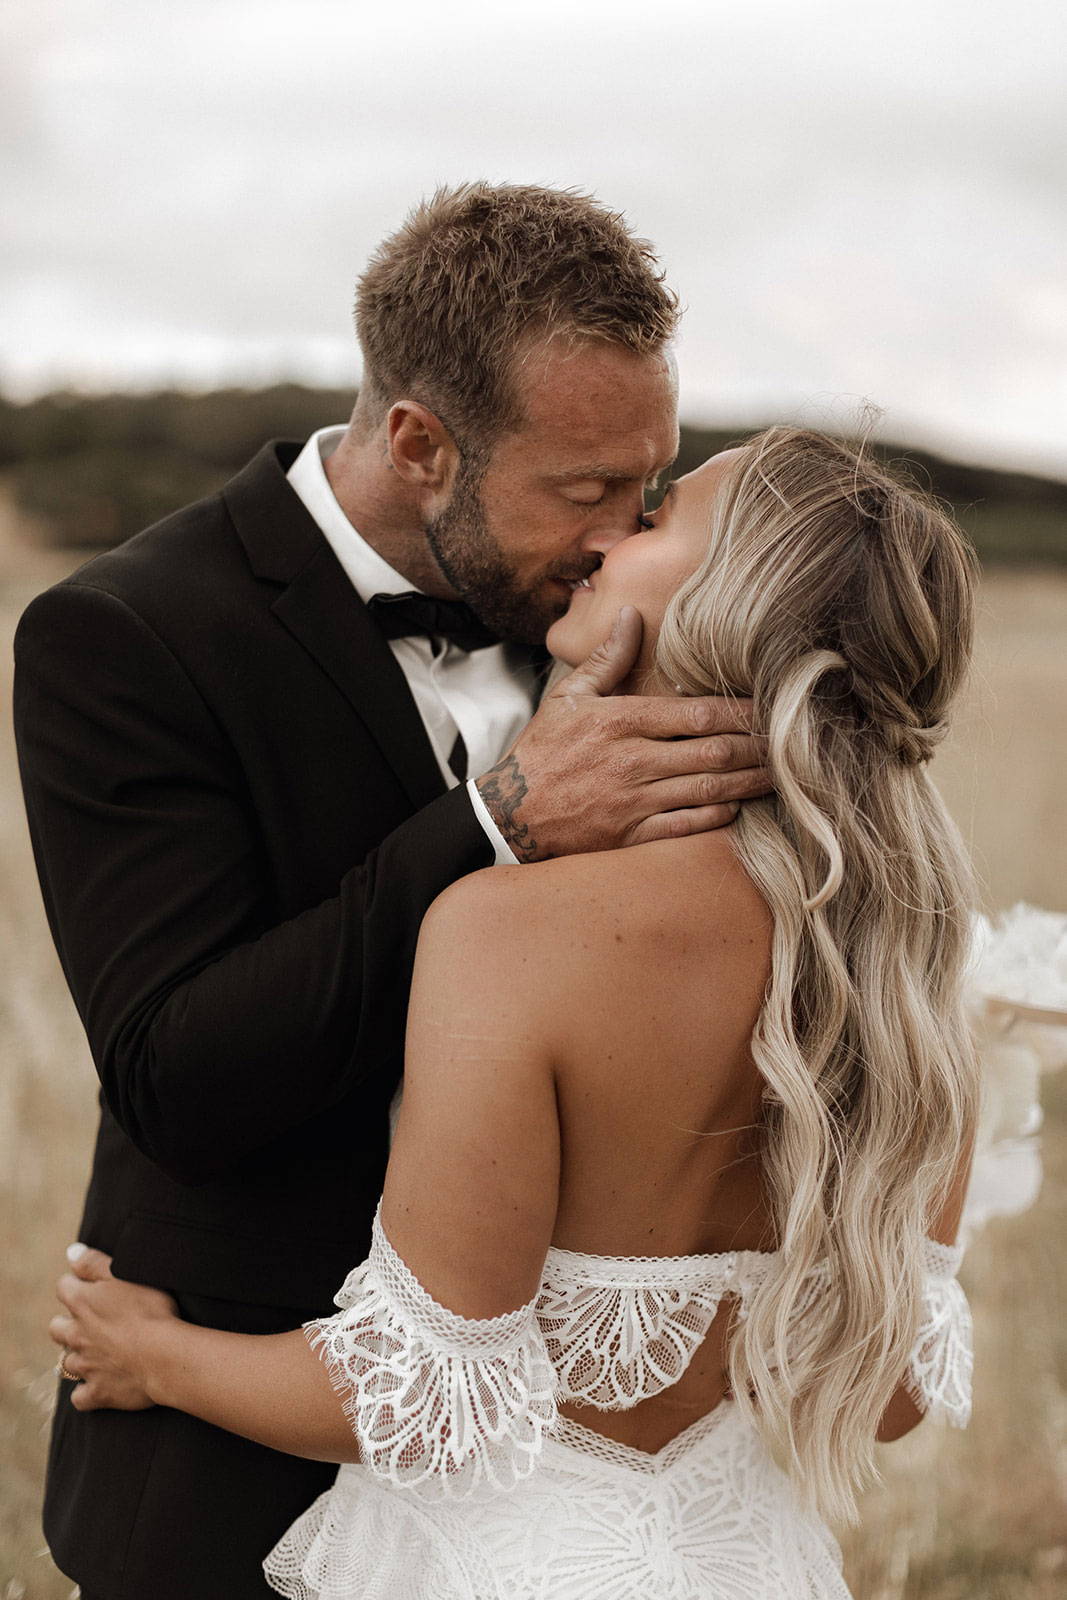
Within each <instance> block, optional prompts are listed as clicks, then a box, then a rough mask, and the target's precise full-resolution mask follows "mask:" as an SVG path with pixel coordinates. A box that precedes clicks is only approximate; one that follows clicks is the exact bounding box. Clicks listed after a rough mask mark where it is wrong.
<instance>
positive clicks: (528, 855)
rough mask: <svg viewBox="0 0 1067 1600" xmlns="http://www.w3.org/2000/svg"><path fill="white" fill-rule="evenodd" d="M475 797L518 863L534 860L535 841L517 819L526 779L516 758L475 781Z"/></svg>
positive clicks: (506, 760)
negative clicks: (476, 794)
mask: <svg viewBox="0 0 1067 1600" xmlns="http://www.w3.org/2000/svg"><path fill="white" fill-rule="evenodd" d="M478 793H479V794H480V795H481V797H482V799H483V800H484V801H485V804H486V808H487V810H488V812H489V815H490V816H491V817H492V819H493V821H494V822H495V823H496V825H497V827H498V828H499V829H500V832H501V834H502V835H503V837H504V839H505V840H506V841H507V843H508V845H509V847H510V849H511V850H512V852H513V854H514V855H516V856H517V857H518V859H519V860H520V861H536V860H537V840H536V839H535V838H534V837H533V835H532V834H531V833H530V830H529V827H528V826H527V824H526V823H525V822H520V821H519V818H518V816H517V812H518V809H519V807H520V806H521V805H522V802H523V801H524V800H525V798H526V779H525V778H524V777H523V775H522V768H521V767H520V766H519V761H518V757H517V756H514V755H510V756H505V757H504V758H503V760H502V761H498V762H497V764H496V766H495V767H490V768H489V771H488V772H487V773H485V774H484V775H483V776H482V777H481V778H479V779H478Z"/></svg>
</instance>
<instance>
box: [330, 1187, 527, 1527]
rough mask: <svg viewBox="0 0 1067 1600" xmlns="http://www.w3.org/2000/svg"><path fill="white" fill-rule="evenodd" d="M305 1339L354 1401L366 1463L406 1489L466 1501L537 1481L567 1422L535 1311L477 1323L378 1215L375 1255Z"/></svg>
mask: <svg viewBox="0 0 1067 1600" xmlns="http://www.w3.org/2000/svg"><path fill="white" fill-rule="evenodd" d="M335 1301H336V1304H337V1305H339V1306H340V1307H341V1311H340V1313H339V1314H338V1315H337V1316H334V1317H327V1318H324V1319H322V1320H320V1321H318V1322H309V1323H307V1324H306V1326H305V1330H304V1331H305V1333H306V1334H307V1337H308V1339H309V1341H310V1342H311V1344H312V1346H313V1348H315V1349H317V1350H318V1351H319V1352H320V1353H321V1355H322V1357H323V1359H324V1360H325V1362H326V1365H327V1367H328V1369H329V1373H330V1378H331V1380H332V1382H333V1385H334V1387H335V1388H336V1389H337V1391H338V1393H339V1394H340V1395H341V1396H342V1397H343V1400H344V1409H345V1412H346V1413H347V1415H348V1417H349V1419H350V1421H351V1423H352V1428H353V1431H354V1433H355V1435H356V1438H357V1439H358V1441H359V1448H360V1459H361V1460H362V1462H363V1463H364V1465H366V1466H367V1467H369V1468H370V1469H371V1470H372V1471H374V1472H376V1473H378V1474H379V1475H380V1476H381V1477H383V1478H388V1479H389V1481H390V1482H391V1483H393V1484H396V1485H398V1486H414V1485H420V1486H422V1487H423V1488H424V1489H434V1490H436V1491H438V1492H440V1493H442V1494H445V1495H454V1496H459V1495H463V1494H466V1493H468V1492H470V1491H471V1490H472V1489H474V1488H475V1487H477V1486H478V1485H479V1484H482V1483H485V1484H488V1485H490V1486H492V1487H493V1488H494V1489H503V1488H508V1487H510V1486H511V1485H512V1484H514V1483H516V1482H517V1481H518V1480H519V1479H520V1478H523V1477H525V1476H527V1474H528V1473H529V1472H531V1471H532V1470H533V1467H534V1465H535V1463H536V1458H537V1456H538V1453H539V1451H540V1448H541V1436H542V1433H543V1432H544V1430H545V1428H546V1427H549V1426H551V1424H552V1423H553V1422H554V1420H555V1416H556V1400H555V1377H554V1373H553V1370H552V1366H551V1363H550V1362H549V1359H548V1355H547V1353H546V1351H545V1345H544V1340H543V1337H542V1335H541V1331H540V1328H539V1327H538V1324H537V1319H536V1316H535V1306H536V1302H535V1301H533V1300H531V1301H530V1303H529V1304H528V1305H525V1306H520V1307H519V1308H518V1309H517V1310H515V1311H509V1312H507V1313H506V1314H505V1315H504V1316H500V1317H490V1318H485V1319H479V1320H474V1319H471V1318H468V1317H461V1316H459V1315H458V1314H457V1313H456V1312H454V1311H448V1310H446V1309H445V1307H444V1306H441V1305H438V1303H437V1302H436V1301H435V1300H434V1299H433V1298H432V1297H431V1296H430V1295H429V1294H427V1292H426V1290H425V1289H424V1288H423V1287H422V1285H421V1284H420V1283H419V1281H418V1279H417V1278H416V1277H415V1276H414V1274H413V1273H412V1272H411V1271H409V1269H408V1267H407V1266H406V1265H405V1263H404V1262H403V1261H402V1260H401V1258H400V1256H399V1255H397V1253H396V1251H395V1250H394V1249H393V1247H392V1245H391V1244H390V1243H389V1241H388V1239H387V1238H386V1236H385V1232H384V1230H383V1228H382V1224H381V1217H380V1214H379V1215H376V1216H375V1219H374V1229H373V1235H372V1240H371V1250H370V1255H369V1256H368V1257H367V1260H366V1261H364V1262H363V1263H362V1265H361V1266H358V1267H356V1268H355V1269H354V1270H353V1271H352V1272H350V1273H349V1275H348V1277H347V1279H346V1280H345V1282H344V1284H343V1286H342V1288H341V1289H340V1290H339V1292H338V1293H337V1295H336V1297H335Z"/></svg>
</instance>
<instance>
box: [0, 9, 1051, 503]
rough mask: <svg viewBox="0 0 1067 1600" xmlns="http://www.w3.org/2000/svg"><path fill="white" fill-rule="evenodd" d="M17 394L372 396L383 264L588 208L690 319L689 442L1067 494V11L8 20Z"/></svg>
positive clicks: (4, 81)
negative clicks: (855, 438) (1040, 483)
mask: <svg viewBox="0 0 1067 1600" xmlns="http://www.w3.org/2000/svg"><path fill="white" fill-rule="evenodd" d="M0 63H2V64H0V129H2V136H3V142H4V151H3V155H4V160H3V174H4V175H3V178H2V180H0V181H2V183H3V187H4V191H5V200H6V205H5V213H6V217H7V226H6V228H5V235H4V241H3V245H2V254H0V304H2V305H3V308H4V309H3V326H2V330H0V387H3V388H5V389H7V390H8V391H11V392H14V393H16V394H27V393H33V392H35V391H37V390H40V389H42V388H47V387H50V386H53V385H57V384H67V383H73V384H79V385H84V386H90V387H101V386H103V387H110V386H127V385H128V386H144V385H151V384H158V383H164V382H167V383H169V382H183V383H192V384H196V385H209V384H212V383H216V382H222V381H227V380H239V381H252V382H259V381H269V380H271V379H273V378H275V377H277V376H279V375H294V376H298V377H304V378H307V379H311V380H325V381H329V382H337V383H343V384H347V383H349V382H354V381H355V380H356V378H357V377H358V362H357V358H356V352H355V348H354V343H353V338H352V333H351V325H350V315H349V309H350V305H351V300H352V289H353V284H354V279H355V275H356V273H357V271H358V270H359V267H360V265H361V263H362V262H363V260H364V259H365V257H366V255H367V254H368V252H369V251H370V250H371V249H372V248H373V246H374V244H375V243H376V242H377V241H378V239H379V238H381V237H382V235H384V234H385V233H387V232H388V231H390V229H391V228H392V227H394V226H395V225H396V224H397V223H398V222H399V221H400V219H401V217H402V216H403V213H404V212H405V210H406V209H407V207H408V206H409V205H410V204H411V203H412V202H413V201H414V200H416V199H417V198H418V197H419V196H420V195H423V194H426V193H428V192H430V191H432V190H433V188H434V187H435V186H436V185H437V184H438V183H442V182H452V181H457V180H461V179H464V178H470V177H481V176H484V177H489V178H491V179H498V180H499V179H510V180H518V181H536V182H543V183H551V184H559V185H578V186H580V187H582V188H584V189H587V190H592V191H594V192H595V193H597V194H598V195H600V196H601V197H602V198H603V199H604V200H606V201H608V202H609V203H610V204H611V205H612V206H614V207H617V208H619V209H621V210H623V211H625V212H626V214H627V216H628V218H629V219H630V222H631V223H632V225H633V226H634V227H635V228H636V229H637V231H638V232H640V233H643V234H645V235H647V236H649V237H651V238H652V239H653V240H654V241H655V242H656V244H657V246H658V248H659V251H660V254H661V257H662V259H663V261H664V264H665V265H666V267H667V270H668V274H669V277H670V280H671V282H672V283H673V284H674V285H675V287H676V288H677V289H678V290H679V291H680V293H681V295H682V297H683V300H684V301H685V303H686V305H687V307H688V310H687V313H686V318H685V324H684V335H683V339H682V343H681V347H680V362H681V375H682V411H683V415H685V416H688V417H690V418H692V419H694V420H708V421H716V420H721V421H726V422H730V423H734V422H739V423H744V422H748V421H764V420H768V419H771V418H775V417H779V416H784V415H789V416H798V415H799V416H803V417H805V418H807V419H809V420H812V421H827V420H830V421H833V420H835V419H842V420H845V421H847V419H848V417H849V416H850V415H852V414H854V412H855V409H856V406H857V402H858V401H859V400H860V399H861V398H869V399H871V400H873V401H875V402H877V403H878V404H880V405H881V406H883V407H884V409H885V413H886V420H885V424H884V429H885V431H887V432H888V433H889V434H891V435H893V436H894V437H896V438H904V439H908V440H915V441H917V442H920V441H926V442H928V443H930V444H931V445H933V446H934V447H935V448H937V447H940V448H942V449H944V450H947V451H950V452H954V453H957V454H962V455H966V456H969V457H972V458H979V459H989V460H994V461H1002V462H1006V463H1018V464H1020V465H1027V464H1029V465H1032V466H1035V467H1038V468H1051V469H1054V470H1057V471H1059V472H1061V473H1063V474H1064V475H1067V65H1065V63H1067V4H1065V3H1064V0H1014V3H1009V0H882V3H881V4H878V5H877V6H876V5H873V4H870V3H868V0H852V3H850V4H844V3H840V0H692V3H691V0H648V3H647V4H643V5H636V4H633V3H632V0H619V3H617V4H614V5H607V4H604V3H602V0H567V3H562V0H547V3H546V0H537V3H536V4H534V5H522V4H515V3H514V0H511V3H509V0H496V3H494V4H493V5H486V4H484V3H474V0H439V3H438V4H433V5H431V4H427V3H425V0H399V3H396V4H392V5H390V4H387V3H385V0H381V3H379V4H375V5H369V4H366V3H364V0H296V3H294V0H280V3H279V0H166V3H163V0H97V3H91V0H5V8H4V10H3V12H2V21H0Z"/></svg>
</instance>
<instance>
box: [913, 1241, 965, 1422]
mask: <svg viewBox="0 0 1067 1600" xmlns="http://www.w3.org/2000/svg"><path fill="white" fill-rule="evenodd" d="M962 1259H963V1251H962V1250H961V1249H959V1248H958V1247H955V1246H952V1245H944V1244H937V1243H935V1241H934V1240H933V1239H927V1240H926V1241H925V1261H924V1266H925V1268H926V1288H925V1290H924V1293H923V1318H922V1323H921V1325H920V1327H919V1332H918V1334H917V1336H916V1339H915V1344H914V1346H913V1347H912V1352H911V1360H910V1362H909V1363H908V1375H907V1380H906V1381H907V1388H908V1393H909V1394H910V1395H911V1397H912V1399H913V1400H914V1401H915V1403H916V1405H917V1406H919V1407H920V1409H921V1410H923V1411H925V1412H926V1413H927V1414H928V1415H929V1416H931V1417H942V1418H944V1419H945V1420H946V1421H948V1422H951V1423H952V1424H953V1426H954V1427H957V1428H965V1427H966V1426H967V1423H968V1422H969V1421H970V1417H971V1379H972V1376H973V1372H974V1354H973V1347H972V1335H971V1311H970V1307H969V1306H968V1304H967V1296H966V1295H965V1294H964V1292H963V1290H962V1288H961V1287H960V1285H959V1283H958V1282H957V1281H956V1273H957V1272H958V1271H959V1267H960V1262H961V1260H962Z"/></svg>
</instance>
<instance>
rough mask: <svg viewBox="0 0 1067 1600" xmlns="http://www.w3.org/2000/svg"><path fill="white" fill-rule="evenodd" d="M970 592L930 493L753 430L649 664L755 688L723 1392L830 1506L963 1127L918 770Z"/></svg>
mask: <svg viewBox="0 0 1067 1600" xmlns="http://www.w3.org/2000/svg"><path fill="white" fill-rule="evenodd" d="M975 576H976V565H975V560H974V556H973V554H972V551H971V549H970V547H969V546H968V545H967V543H966V542H965V540H964V539H963V537H962V535H961V534H960V533H959V531H958V529H957V528H956V527H955V525H954V523H953V522H952V520H951V518H950V517H949V516H948V515H946V513H945V512H944V511H943V510H942V509H941V507H940V506H939V505H938V504H937V503H936V502H935V501H933V500H932V499H931V498H929V497H928V496H926V495H924V494H922V493H920V492H919V491H917V490H916V489H915V488H913V487H911V486H910V485H908V484H906V483H904V482H902V481H899V480H898V479H897V478H896V477H894V476H893V475H892V474H891V473H890V472H889V471H887V470H886V469H885V468H883V467H882V466H880V465H878V464H877V463H876V462H875V461H874V460H872V459H871V457H870V456H869V455H868V454H867V453H866V451H865V450H863V449H860V450H853V449H850V448H848V447H847V446H846V445H844V444H842V443H840V442H838V441H835V440H832V439H829V438H826V437H824V436H822V435H820V434H816V433H811V432H807V431H802V430H800V429H796V428H772V429H769V430H768V431H767V432H765V433H762V434H760V435H758V436H757V437H756V438H755V439H752V440H751V441H749V442H748V443H747V444H746V445H745V446H744V447H743V448H742V450H741V451H740V452H739V454H738V458H737V461H736V462H735V463H734V464H733V465H732V467H730V468H729V469H728V473H727V477H726V479H725V480H724V483H723V486H722V488H721V489H720V491H719V493H718V494H717V495H716V497H715V503H714V507H713V511H712V525H711V530H710V545H709V549H708V552H707V556H706V559H705V560H704V562H703V563H702V565H701V567H700V569H699V570H698V571H697V572H696V573H695V574H694V575H693V577H692V578H691V579H690V580H689V581H688V582H687V583H686V584H685V585H684V586H683V588H682V589H681V590H680V591H679V593H678V594H677V595H676V596H675V597H674V598H673V600H672V602H671V604H670V606H669V607H668V610H667V614H666V617H665V619H664V622H663V627H662V630H661V633H660V637H659V641H658V646H657V656H656V665H657V668H658V670H659V671H660V672H662V674H663V676H664V677H665V678H666V679H667V680H668V681H669V682H671V683H673V684H676V685H678V686H679V687H680V688H681V690H682V691H683V692H685V693H690V694H708V693H715V694H734V695H738V696H742V695H743V696H751V698H752V699H753V701H754V702H755V717H756V726H757V727H758V728H761V729H763V730H765V731H766V732H767V734H768V736H769V740H770V765H771V770H772V773H773V777H774V783H775V788H776V792H775V794H774V795H773V796H771V797H769V798H767V799H765V800H760V801H756V802H750V803H749V804H747V805H746V806H744V807H743V808H742V812H741V815H740V817H739V818H738V821H737V823H736V825H735V829H734V836H735V840H736V848H737V851H738V853H739V855H740V857H741V860H742V861H743V863H744V865H745V867H746V869H747V871H748V872H749V873H750V874H751V876H752V878H753V880H754V881H755V883H756V884H757V885H758V887H759V889H760V891H761V893H762V894H763V895H764V897H765V899H766V901H767V903H768V905H769V907H770V909H771V912H772V914H773V918H774V935H773V954H772V967H771V977H770V980H769V983H768V989H767V995H766V998H765V1001H764V1006H763V1010H762V1013H761V1015H760V1018H759V1021H758V1024H757V1026H756V1030H755V1034H754V1036H753V1041H752V1051H753V1056H754V1058H755V1062H756V1065H757V1067H758V1068H759V1070H760V1072H761V1074H762V1076H763V1079H764V1081H765V1089H764V1118H763V1125H762V1144H761V1154H762V1161H763V1169H764V1172H765V1179H766V1184H767V1190H768V1196H769V1200H770V1204H771V1208H772V1213H773V1217H774V1221H775V1226H776V1232H777V1238H778V1242H779V1244H780V1247H781V1252H782V1255H781V1268H780V1270H779V1271H776V1272H775V1273H773V1274H772V1275H771V1276H769V1277H768V1279H767V1280H766V1281H765V1282H764V1284H763V1285H762V1286H761V1287H760V1288H758V1289H757V1290H756V1291H755V1293H754V1294H753V1295H752V1297H751V1299H750V1300H749V1301H748V1304H747V1308H746V1315H745V1318H744V1320H743V1321H739V1322H738V1324H737V1327H736V1329H735V1336H734V1338H733V1340H732V1344H731V1353H730V1382H731V1387H732V1390H733V1393H734V1395H735V1396H736V1397H737V1400H738V1403H739V1404H740V1405H741V1406H742V1407H744V1408H745V1409H746V1410H748V1411H749V1413H750V1415H751V1416H752V1417H753V1419H754V1421H755V1422H756V1423H757V1425H758V1426H759V1427H760V1428H761V1430H763V1432H764V1435H765V1437H766V1438H767V1440H768V1443H769V1444H771V1446H772V1448H774V1449H775V1451H776V1453H777V1454H779V1456H780V1458H782V1459H784V1460H785V1462H786V1463H787V1464H788V1465H789V1466H790V1467H791V1468H792V1469H793V1471H794V1472H795V1474H796V1476H797V1477H798V1479H799V1481H800V1484H801V1486H802V1488H803V1489H804V1491H805V1492H806V1493H807V1494H808V1495H809V1496H810V1497H811V1499H812V1500H814V1501H815V1502H816V1503H817V1504H818V1505H820V1506H821V1507H822V1508H823V1509H824V1510H825V1511H827V1512H828V1513H829V1514H831V1515H837V1516H846V1517H850V1516H852V1515H854V1511H855V1490H856V1487H857V1486H858V1484H859V1483H861V1482H862V1481H864V1479H866V1478H868V1477H870V1476H872V1475H873V1472H874V1467H873V1461H874V1451H873V1446H874V1440H875V1431H876V1428H877V1426H878V1422H879V1419H880V1417H881V1414H882V1412H883V1410H884V1409H885V1407H886V1405H887V1404H888V1402H889V1399H890V1397H891V1395H892V1394H893V1392H894V1390H895V1388H896V1387H897V1385H898V1384H899V1383H900V1381H901V1379H902V1377H903V1376H904V1373H905V1369H906V1367H907V1362H908V1355H909V1351H910V1349H911V1346H912V1344H913V1341H914V1339H915V1336H916V1333H917V1330H918V1326H919V1319H920V1295H921V1289H922V1240H923V1236H924V1233H925V1232H926V1230H927V1229H928V1228H929V1226H930V1225H931V1224H932V1222H933V1221H934V1220H935V1219H936V1217H937V1214H938V1210H939V1208H940V1206H941V1205H942V1204H943V1203H944V1200H945V1198H946V1195H947V1193H948V1191H949V1189H950V1187H951V1185H952V1182H953V1179H954V1177H955V1176H956V1175H957V1171H958V1168H959V1165H960V1162H961V1159H964V1153H965V1152H966V1150H967V1149H968V1147H969V1143H970V1139H971V1136H972V1131H973V1128H974V1123H975V1118H976V1114H977V1100H978V1075H977V1067H976V1062H975V1058H974V1053H973V1048H972V1044H971V1040H970V1036H969V1033H968V1029H967V1024H966V1021H965V1018H964V1014H963V1006H962V997H961V988H962V969H963V966H964V963H965V960H966V956H967V951H968V942H969V932H970V911H971V904H972V885H971V873H970V867H969V864H968V861H967V858H966V856H965V853H964V851H963V848H962V846H961V843H960V840H959V837H958V834H957V832H956V829H955V827H954V825H953V823H952V822H951V820H950V819H949V816H948V814H947V812H946V810H945V807H944V805H943V803H942V801H941V799H940V796H939V795H938V793H937V791H936V789H935V788H934V787H933V785H932V783H931V782H930V779H929V776H928V773H927V768H926V762H927V760H928V758H929V756H930V754H931V752H932V750H933V747H934V745H935V744H936V743H937V741H938V740H939V739H940V738H941V736H942V734H943V732H944V730H945V717H946V713H947V712H948V709H949V706H950V704H951V702H952V699H953V697H954V695H955V694H956V692H957V690H958V688H959V686H960V682H961V680H962V678H963V675H964V672H965V669H966V666H967V661H968V656H969V651H970V643H971V632H972V619H973V609H974V588H975ZM820 1264H824V1265H823V1266H822V1276H821V1277H820V1276H819V1275H818V1273H816V1276H815V1277H814V1278H813V1276H812V1274H813V1272H815V1271H816V1269H819V1268H820ZM827 1269H828V1270H827ZM813 1283H815V1284H818V1285H819V1288H818V1292H817V1293H815V1294H813V1293H812V1285H813Z"/></svg>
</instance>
